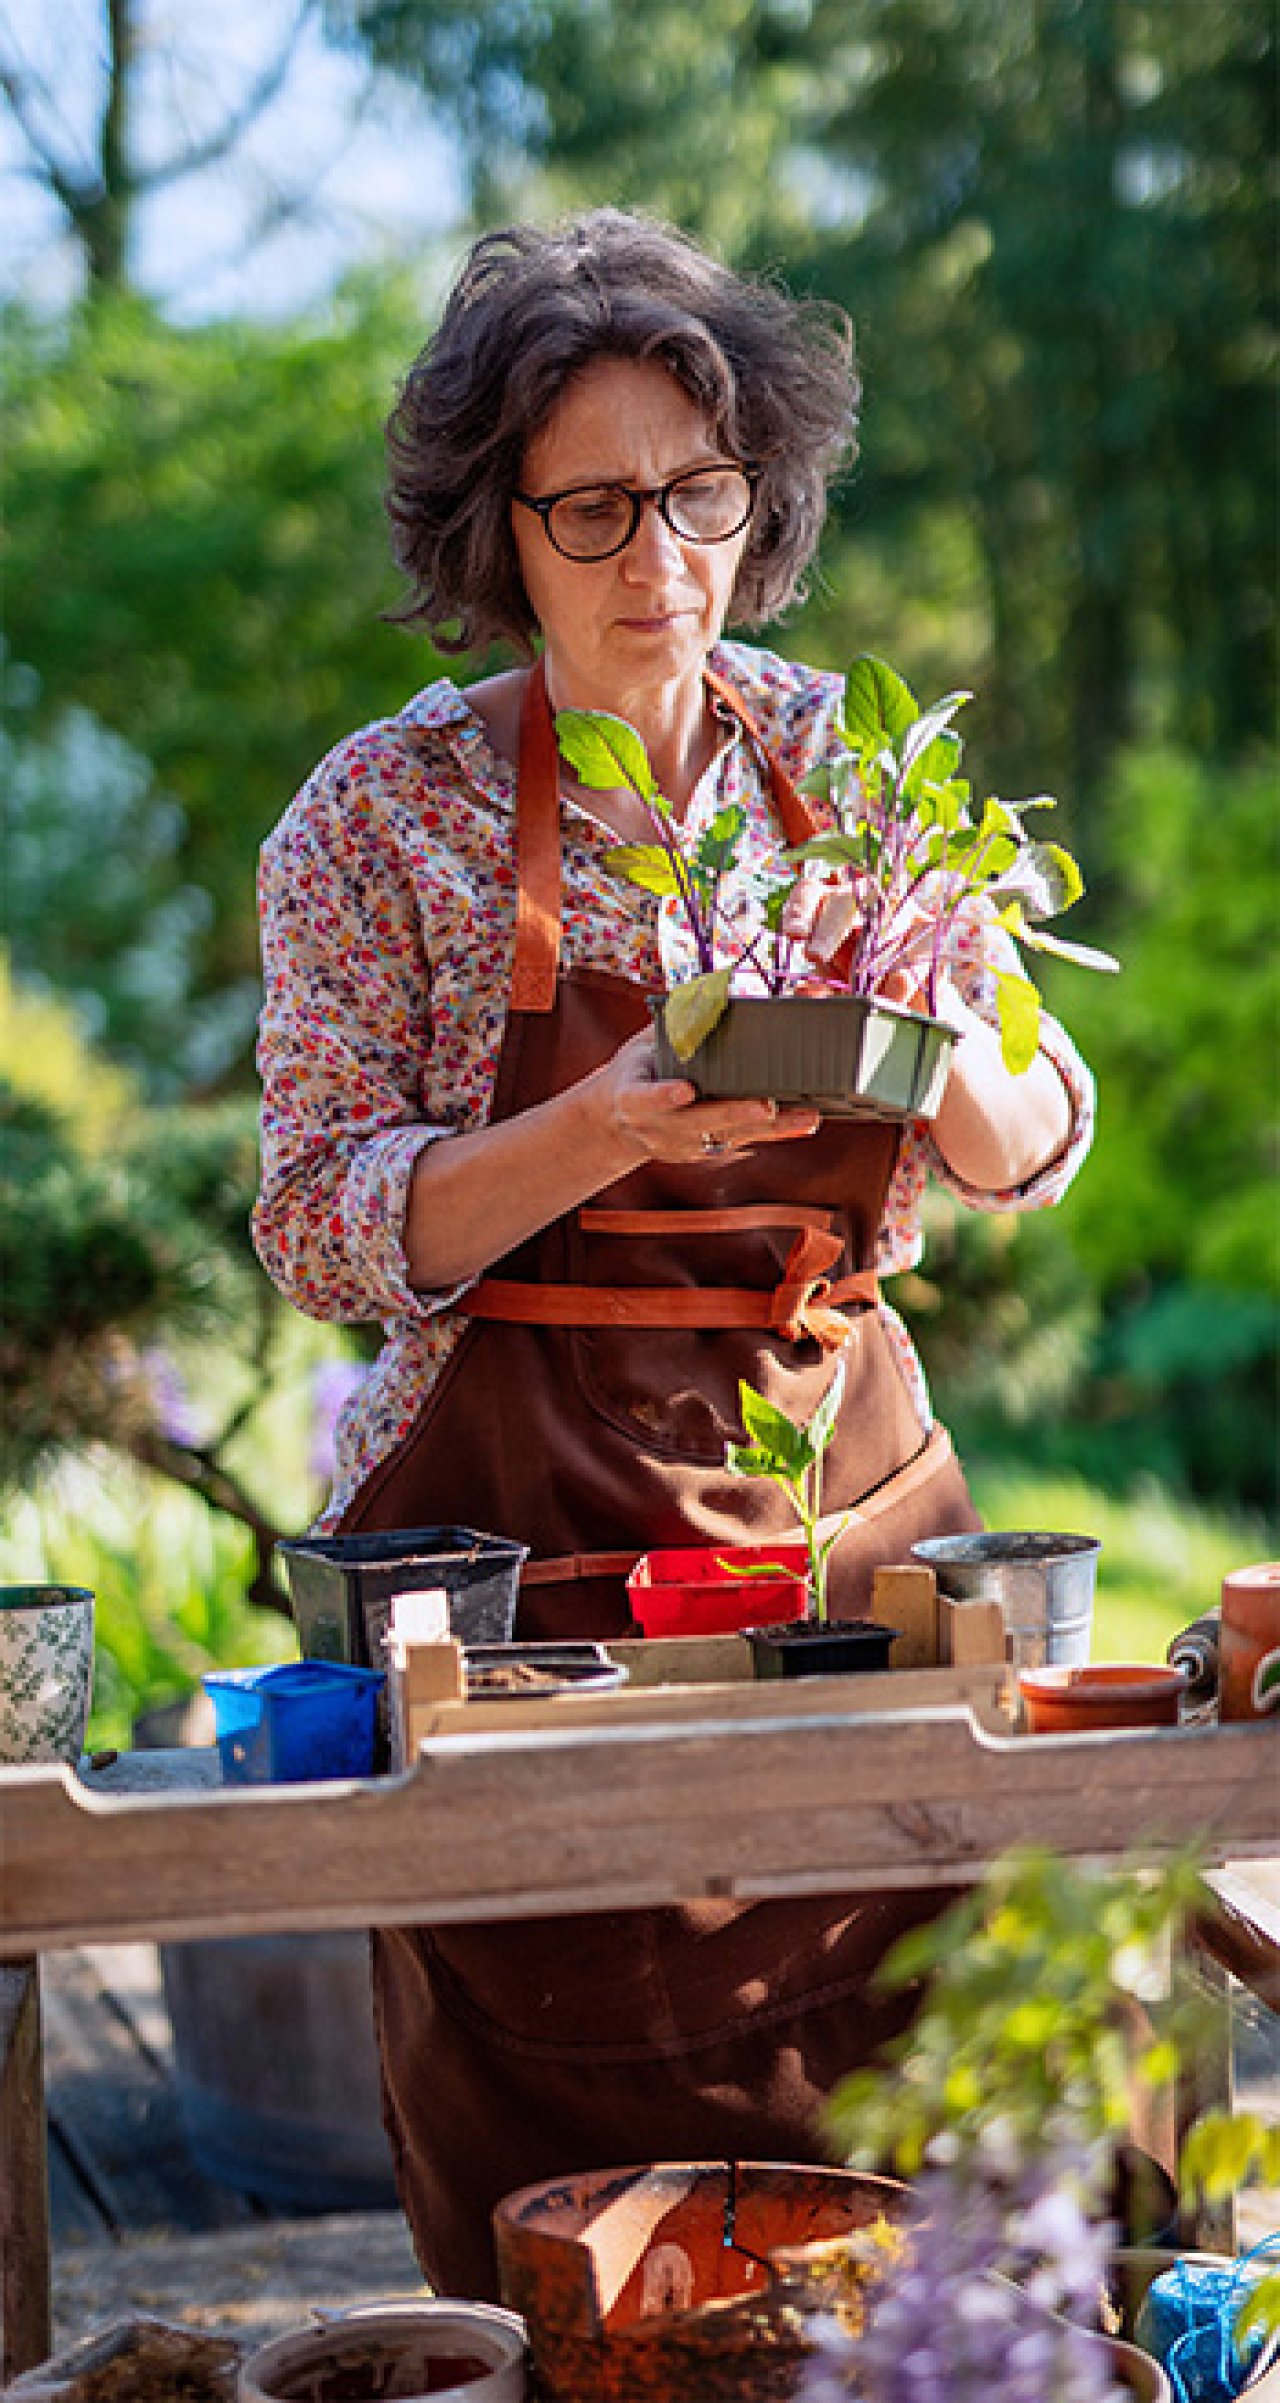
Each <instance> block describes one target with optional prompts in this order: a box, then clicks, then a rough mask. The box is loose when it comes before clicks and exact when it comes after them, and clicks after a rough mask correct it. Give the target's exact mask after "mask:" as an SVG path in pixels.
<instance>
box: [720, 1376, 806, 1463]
mask: <svg viewBox="0 0 1280 2403" xmlns="http://www.w3.org/2000/svg"><path fill="white" fill-rule="evenodd" d="M738 1402H739V1407H740V1409H741V1411H742V1424H743V1426H744V1427H745V1428H746V1430H747V1433H748V1435H749V1436H750V1437H751V1440H752V1442H753V1443H755V1444H757V1445H758V1446H759V1447H760V1449H761V1450H762V1451H766V1452H770V1453H772V1455H773V1457H774V1459H775V1460H777V1461H779V1462H782V1463H784V1464H785V1467H786V1471H787V1473H788V1475H791V1476H800V1475H803V1472H804V1471H805V1469H807V1468H811V1467H812V1465H813V1459H814V1452H813V1446H812V1444H811V1443H810V1441H809V1437H808V1435H807V1433H806V1432H805V1429H804V1428H803V1427H797V1425H796V1424H795V1421H794V1419H789V1418H788V1417H787V1414H786V1412H785V1410H779V1409H778V1407H777V1405H776V1404H775V1403H773V1402H769V1401H766V1400H765V1397H764V1395H763V1394H762V1393H757V1391H756V1389H755V1387H754V1385H748V1384H747V1382H746V1380H745V1379H743V1380H742V1381H741V1382H740V1383H739V1386H738Z"/></svg>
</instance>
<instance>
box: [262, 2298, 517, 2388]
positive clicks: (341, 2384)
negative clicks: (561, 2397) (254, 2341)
mask: <svg viewBox="0 0 1280 2403" xmlns="http://www.w3.org/2000/svg"><path fill="white" fill-rule="evenodd" d="M526 2353H527V2347H526V2344H525V2335H524V2329H523V2328H522V2326H521V2324H520V2321H519V2320H518V2319H517V2318H516V2317H515V2315H514V2313H513V2312H510V2311H501V2310H499V2309H498V2307H497V2306H496V2305H495V2304H492V2303H460V2302H451V2301H448V2300H441V2301H438V2302H429V2303H366V2304H362V2305H360V2306H359V2308H358V2309H356V2310H354V2311H343V2312H338V2313H335V2314H334V2316H333V2317H332V2318H331V2319H330V2320H328V2321H327V2323H326V2324H325V2325H324V2326H323V2327H320V2328H294V2329H291V2330H290V2331H289V2332H288V2333H287V2334H286V2335H284V2336H277V2337H275V2338H274V2339H273V2341H272V2342H271V2343H270V2344H268V2345H263V2346H261V2347H260V2348H259V2350H258V2351H257V2352H256V2353H251V2354H250V2355H249V2357H248V2359H247V2361H245V2362H243V2363H242V2364H241V2369H240V2378H239V2383H238V2386H237V2389H236V2394H237V2399H238V2403H292V2399H293V2398H298V2399H299V2403H351V2398H353V2397H360V2398H362V2399H363V2398H364V2397H365V2396H368V2397H369V2398H371V2399H372V2398H373V2397H375V2396H386V2397H388V2398H390V2397H392V2396H395V2397H398V2398H400V2403H426V2398H428V2397H429V2398H430V2403H453V2399H454V2398H455V2397H456V2398H457V2403H523V2397H524V2395H525V2391H526V2380H525V2358H526ZM361 2372H363V2373H364V2379H363V2380H362V2379H361V2375H360V2373H361Z"/></svg>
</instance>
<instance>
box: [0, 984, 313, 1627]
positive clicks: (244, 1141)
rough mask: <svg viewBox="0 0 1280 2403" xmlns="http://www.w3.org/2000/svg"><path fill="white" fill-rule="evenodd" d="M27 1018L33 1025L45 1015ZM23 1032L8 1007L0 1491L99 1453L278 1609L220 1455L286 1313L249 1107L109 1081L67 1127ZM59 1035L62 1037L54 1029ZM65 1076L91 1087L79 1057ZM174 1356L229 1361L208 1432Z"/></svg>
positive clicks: (2, 1116)
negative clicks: (242, 1569) (231, 1555)
mask: <svg viewBox="0 0 1280 2403" xmlns="http://www.w3.org/2000/svg"><path fill="white" fill-rule="evenodd" d="M36 1007H37V1012H38V1014H39V1016H40V1017H42V1018H43V1020H44V1021H45V1022H46V1023H47V1021H48V1018H49V1015H50V1013H51V1009H52V1005H51V1004H48V1003H45V1004H44V1005H36ZM30 1023H31V1020H30V1015H29V1011H28V1007H27V1005H26V1003H25V1002H24V1001H22V1000H21V999H19V1003H18V1007H17V1009H16V1010H15V1012H14V1013H13V1014H12V1016H11V1017H10V1018H9V1019H8V1020H7V1021H6V1023H5V1026H4V1029H3V1042H2V1044H0V1294H2V1295H3V1311H2V1313H0V1380H2V1382H3V1387H4V1396H5V1407H4V1414H3V1420H2V1421H0V1491H2V1492H8V1493H16V1492H18V1491H20V1490H22V1489H24V1488H28V1487H30V1486H31V1485H32V1484H33V1482H35V1481H36V1480H37V1479H38V1477H39V1474H40V1472H41V1471H42V1470H43V1469H45V1468H47V1467H48V1466H49V1465H50V1464H51V1463H52V1462H54V1461H56V1460H59V1459H61V1458H62V1457H64V1456H65V1455H66V1454H67V1453H69V1452H71V1451H73V1450H76V1449H82V1448H84V1447H92V1446H95V1445H105V1446H107V1447H109V1448H110V1449H112V1450H114V1451H116V1452H118V1453H121V1454H123V1455H124V1456H126V1457H128V1458H131V1459H133V1460H135V1461H138V1462H141V1463H143V1464H145V1465H146V1466H148V1467H149V1468H152V1469H154V1470H156V1471H158V1472H160V1473H161V1474H163V1475H164V1476H167V1477H168V1478H170V1479H172V1480H174V1481H175V1482H176V1483H178V1484H181V1485H184V1486H186V1487H188V1488H189V1489H190V1490H191V1491H192V1492H193V1493H195V1494H198V1495H200V1496H201V1497H202V1498H203V1499H204V1501H205V1502H206V1503H208V1504H209V1505H210V1506H211V1507H212V1508H213V1509H215V1510H218V1511H221V1512H225V1513H227V1514H228V1515H229V1516H230V1517H232V1518H235V1519H238V1520H240V1521H241V1522H242V1523H243V1525H244V1526H245V1528H246V1529H247V1530H248V1531H249V1533H250V1536H251V1538H252V1542H253V1545H254V1547H255V1551H256V1560H257V1569H256V1573H255V1578H254V1580H253V1591H254V1595H255V1598H256V1599H257V1600H259V1601H262V1602H265V1603H268V1604H271V1605H273V1606H274V1607H277V1608H278V1607H282V1601H281V1597H280V1595H279V1593H278V1591H277V1589H276V1587H275V1585H274V1583H273V1581H272V1578H271V1574H270V1570H271V1554H272V1547H273V1545H274V1542H275V1540H276V1536H277V1533H278V1532H279V1529H278V1526H277V1524H276V1522H275V1520H274V1518H273V1515H272V1512H273V1502H274V1497H271V1496H270V1495H268V1496H266V1497H264V1498H261V1499H259V1498H257V1497H255V1494H254V1492H253V1490H252V1488H251V1485H250V1484H249V1483H246V1481H245V1480H244V1478H243V1477H242V1475H241V1474H240V1473H239V1472H238V1470H237V1469H236V1468H235V1467H234V1466H233V1465H231V1463H230V1460H229V1457H228V1454H229V1448H230V1446H231V1445H232V1444H233V1442H234V1440H235V1438H236V1437H237V1436H238V1435H239V1434H240V1432H241V1430H242V1429H243V1427H244V1426H245V1424H246V1422H247V1421H248V1420H249V1419H250V1418H251V1417H252V1416H253V1414H254V1412H255V1411H256V1410H257V1409H258V1408H259V1407H260V1405H261V1403H262V1402H263V1400H264V1398H265V1396H266V1394H267V1392H268V1391H269V1389H270V1386H271V1383H272V1380H273V1376H274V1374H275V1368H276V1357H277V1350H278V1344H279V1338H280V1331H281V1329H282V1327H284V1326H285V1325H286V1324H287V1323H288V1316H289V1314H288V1313H287V1312H286V1310H285V1308H284V1306H283V1304H282V1303H281V1302H279V1300H278V1299H277V1297H276V1296H275V1294H274V1293H273V1292H272V1289H271V1287H270V1286H269V1285H268V1284H267V1282H266V1279H265V1278H264V1277H263V1276H262V1274H261V1272H260V1270H259V1269H258V1266H257V1263H256V1261H255V1260H254V1257H253V1254H252V1251H251V1248H250V1244H249V1236H248V1216H249V1209H250V1205H251V1202H252V1197H253V1193H254V1191H255V1188H256V1183H257V1127H256V1114H255V1111H254V1108H253V1105H252V1103H250V1102H248V1101H238V1100H237V1101H225V1102H221V1103H216V1104H213V1103H210V1104H206V1105H205V1106H204V1107H203V1108H199V1109H197V1108H195V1107H194V1106H192V1105H189V1104H188V1105H185V1106H183V1107H181V1108H175V1109H171V1110H160V1109H138V1108H136V1107H130V1104H129V1096H128V1089H127V1087H125V1086H124V1085H123V1084H121V1083H119V1082H117V1084H116V1089H115V1101H116V1107H115V1108H114V1109H113V1110H112V1112H111V1113H110V1115H108V1114H107V1113H106V1112H105V1111H104V1112H103V1113H102V1114H101V1115H99V1116H98V1117H97V1118H96V1119H95V1118H94V1117H93V1116H92V1114H90V1115H89V1118H88V1121H87V1125H86V1127H85V1129H84V1131H82V1128H81V1121H80V1116H79V1113H78V1111H77V1109H76V1106H75V1101H74V1098H73V1097H72V1098H70V1100H69V1102H68V1104H67V1105H65V1106H64V1107H63V1108H61V1109H60V1108H58V1107H55V1106H54V1105H53V1104H52V1103H51V1102H50V1101H49V1100H48V1099H47V1098H46V1097H45V1093H44V1092H43V1091H42V1090H41V1088H42V1086H45V1085H46V1084H47V1083H48V1081H49V1080H48V1077H47V1073H46V1069H45V1065H44V1063H43V1061H42V1060H41V1058H40V1056H39V1055H38V1054H35V1055H28V1054H25V1053H24V1050H23V1033H24V1029H26V1028H28V1027H29V1025H30ZM61 1033H62V1036H63V1041H64V1044H65V1043H68V1042H72V1041H74V1035H73V1032H72V1030H71V1022H70V1021H69V1020H66V1019H64V1021H63V1024H62V1028H61ZM78 1068H79V1077H78V1082H79V1084H80V1085H81V1086H82V1087H84V1088H85V1089H92V1087H93V1085H94V1081H95V1072H96V1062H95V1060H94V1057H93V1055H92V1053H91V1052H90V1051H89V1050H88V1049H86V1048H84V1047H83V1046H81V1047H80V1050H79V1060H78ZM184 1345H185V1346H190V1347H196V1348H199V1349H201V1350H204V1351H206V1352H212V1353H213V1354H214V1355H215V1356H218V1357H220V1358H222V1359H223V1360H224V1361H227V1362H231V1361H234V1363H235V1364H236V1368H237V1372H238V1377H237V1383H238V1391H237V1392H236V1394H235V1396H234V1398H233V1399H232V1400H231V1401H230V1403H229V1404H228V1406H227V1408H226V1411H225V1414H224V1416H223V1420H222V1423H221V1424H220V1426H219V1427H218V1428H217V1429H216V1431H211V1430H209V1429H208V1428H206V1426H205V1425H203V1424H202V1423H201V1422H200V1417H199V1414H198V1413H197V1414H193V1412H192V1411H191V1408H190V1405H189V1401H188V1397H187V1393H186V1390H185V1386H184V1382H183V1379H182V1375H181V1371H180V1369H179V1367H178V1364H177V1359H176V1357H175V1354H176V1352H177V1351H178V1350H180V1349H181V1347H183V1346H184Z"/></svg>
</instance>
